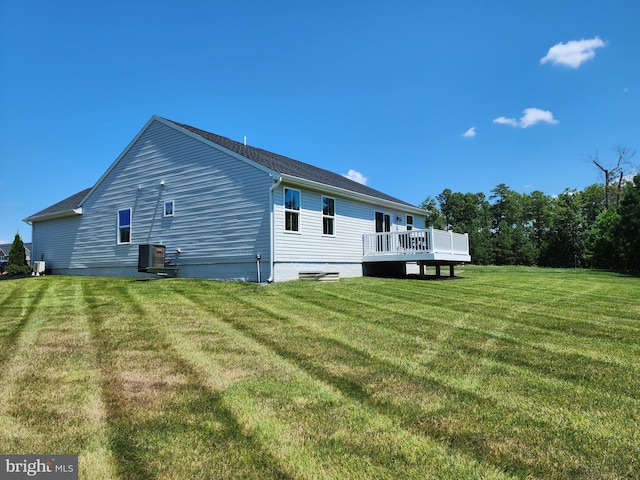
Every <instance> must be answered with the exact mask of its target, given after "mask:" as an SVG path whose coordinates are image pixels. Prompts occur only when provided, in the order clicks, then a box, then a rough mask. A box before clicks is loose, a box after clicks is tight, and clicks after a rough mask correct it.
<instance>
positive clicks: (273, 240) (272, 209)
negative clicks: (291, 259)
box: [267, 177, 282, 283]
mask: <svg viewBox="0 0 640 480" xmlns="http://www.w3.org/2000/svg"><path fill="white" fill-rule="evenodd" d="M281 183H282V177H278V179H277V180H276V182H275V183H274V184H273V185H272V186H271V188H270V189H269V205H270V207H269V208H270V212H269V215H270V217H271V222H269V223H270V225H269V230H270V232H269V233H270V236H271V253H270V254H269V269H270V274H269V278H268V279H267V282H269V283H271V282H273V275H274V271H273V256H274V255H275V253H276V247H275V244H276V238H275V235H276V233H275V228H276V226H275V221H276V219H275V207H274V202H273V192H274V191H275V189H276V188H278V187H279V186H280V184H281Z"/></svg>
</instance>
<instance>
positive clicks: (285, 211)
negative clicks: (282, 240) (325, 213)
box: [282, 187, 302, 234]
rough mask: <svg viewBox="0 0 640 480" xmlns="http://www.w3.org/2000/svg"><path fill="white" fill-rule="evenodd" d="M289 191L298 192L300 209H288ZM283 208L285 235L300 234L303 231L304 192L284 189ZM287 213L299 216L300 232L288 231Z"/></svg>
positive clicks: (295, 189)
mask: <svg viewBox="0 0 640 480" xmlns="http://www.w3.org/2000/svg"><path fill="white" fill-rule="evenodd" d="M287 190H291V191H292V192H298V199H299V201H300V205H298V209H297V210H295V209H291V208H287ZM282 206H283V207H284V231H285V233H295V234H300V233H301V230H302V191H301V190H298V189H297V188H289V187H284V188H283V189H282ZM287 212H291V213H296V214H297V215H298V230H287Z"/></svg>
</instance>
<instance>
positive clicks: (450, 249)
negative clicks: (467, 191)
mask: <svg viewBox="0 0 640 480" xmlns="http://www.w3.org/2000/svg"><path fill="white" fill-rule="evenodd" d="M363 244H364V252H363V258H362V261H363V262H364V263H367V262H369V263H373V262H405V263H417V264H418V265H419V266H420V275H421V276H423V275H424V267H425V266H430V265H433V266H435V267H436V272H437V275H438V276H439V275H440V267H441V266H449V268H450V276H454V270H453V267H454V265H459V264H462V263H468V262H470V261H471V255H470V254H469V235H468V234H466V233H465V234H461V233H454V232H451V231H444V230H437V229H434V228H429V229H427V230H409V231H401V232H382V233H367V234H365V235H364V236H363Z"/></svg>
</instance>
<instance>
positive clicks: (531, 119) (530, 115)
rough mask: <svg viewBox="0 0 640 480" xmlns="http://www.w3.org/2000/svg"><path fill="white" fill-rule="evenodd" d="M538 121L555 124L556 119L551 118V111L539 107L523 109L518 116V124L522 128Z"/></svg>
mask: <svg viewBox="0 0 640 480" xmlns="http://www.w3.org/2000/svg"><path fill="white" fill-rule="evenodd" d="M540 122H544V123H550V124H551V125H555V124H556V123H558V120H556V119H555V118H553V113H551V112H550V111H549V110H540V109H539V108H525V109H524V115H523V116H522V118H520V126H521V127H522V128H527V127H530V126H531V125H535V124H536V123H540Z"/></svg>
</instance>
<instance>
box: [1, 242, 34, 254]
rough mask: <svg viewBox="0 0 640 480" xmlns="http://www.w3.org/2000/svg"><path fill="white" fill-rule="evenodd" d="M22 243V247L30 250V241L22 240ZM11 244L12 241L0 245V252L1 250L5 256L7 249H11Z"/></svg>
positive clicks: (7, 252)
mask: <svg viewBox="0 0 640 480" xmlns="http://www.w3.org/2000/svg"><path fill="white" fill-rule="evenodd" d="M23 244H24V248H26V249H27V250H29V251H31V245H32V244H31V242H23ZM11 245H13V244H12V243H3V244H2V245H0V252H2V253H3V254H4V255H5V256H8V255H9V250H11Z"/></svg>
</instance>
